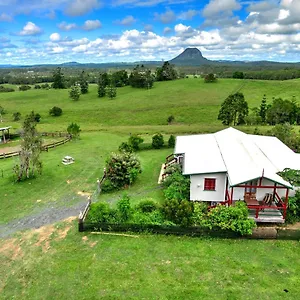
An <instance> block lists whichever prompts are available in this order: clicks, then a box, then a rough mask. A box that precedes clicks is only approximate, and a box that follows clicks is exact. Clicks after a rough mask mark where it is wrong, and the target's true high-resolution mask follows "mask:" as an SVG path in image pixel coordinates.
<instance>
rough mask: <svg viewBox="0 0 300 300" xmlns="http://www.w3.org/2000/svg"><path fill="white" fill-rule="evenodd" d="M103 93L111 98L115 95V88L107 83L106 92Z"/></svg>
mask: <svg viewBox="0 0 300 300" xmlns="http://www.w3.org/2000/svg"><path fill="white" fill-rule="evenodd" d="M105 94H106V95H107V97H108V98H109V99H110V100H112V99H113V98H116V97H117V88H116V87H114V86H113V85H109V86H107V87H106V92H105Z"/></svg>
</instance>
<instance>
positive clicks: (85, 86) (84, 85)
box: [79, 71, 89, 94]
mask: <svg viewBox="0 0 300 300" xmlns="http://www.w3.org/2000/svg"><path fill="white" fill-rule="evenodd" d="M79 84H80V90H81V94H87V93H88V92H89V83H88V80H87V75H86V74H85V72H84V71H82V72H81V74H80V77H79Z"/></svg>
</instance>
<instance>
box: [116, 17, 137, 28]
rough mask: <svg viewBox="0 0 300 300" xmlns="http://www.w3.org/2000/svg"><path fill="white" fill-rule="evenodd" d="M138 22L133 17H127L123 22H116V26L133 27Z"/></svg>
mask: <svg viewBox="0 0 300 300" xmlns="http://www.w3.org/2000/svg"><path fill="white" fill-rule="evenodd" d="M135 22H136V19H135V18H134V17H133V16H126V17H125V18H124V19H123V20H117V21H115V24H119V25H123V26H131V25H132V24H134V23H135Z"/></svg>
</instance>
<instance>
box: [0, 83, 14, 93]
mask: <svg viewBox="0 0 300 300" xmlns="http://www.w3.org/2000/svg"><path fill="white" fill-rule="evenodd" d="M14 91H15V90H14V89H12V88H8V87H4V86H2V85H0V93H10V92H14Z"/></svg>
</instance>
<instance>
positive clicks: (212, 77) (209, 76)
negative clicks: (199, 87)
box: [204, 73, 217, 83]
mask: <svg viewBox="0 0 300 300" xmlns="http://www.w3.org/2000/svg"><path fill="white" fill-rule="evenodd" d="M216 81H217V77H216V76H215V75H214V74H213V73H209V74H207V75H205V77H204V82H206V83H209V82H216Z"/></svg>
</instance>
